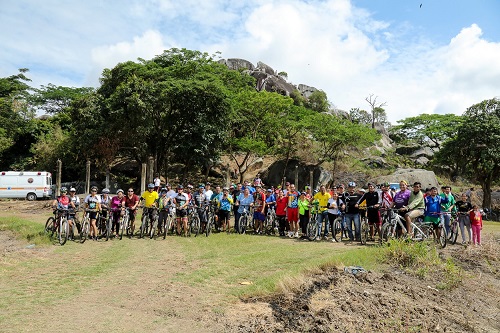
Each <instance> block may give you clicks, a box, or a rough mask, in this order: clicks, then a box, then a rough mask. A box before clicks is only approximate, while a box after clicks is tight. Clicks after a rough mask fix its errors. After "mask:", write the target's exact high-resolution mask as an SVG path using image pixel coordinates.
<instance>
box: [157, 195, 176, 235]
mask: <svg viewBox="0 0 500 333" xmlns="http://www.w3.org/2000/svg"><path fill="white" fill-rule="evenodd" d="M167 193H168V189H167V188H162V189H161V191H160V197H159V198H158V200H157V201H156V207H158V211H159V215H158V235H159V234H161V231H162V230H161V227H162V226H163V225H164V224H166V222H167V217H168V213H169V207H170V204H171V200H172V199H171V198H170V197H169V196H168V195H167Z"/></svg>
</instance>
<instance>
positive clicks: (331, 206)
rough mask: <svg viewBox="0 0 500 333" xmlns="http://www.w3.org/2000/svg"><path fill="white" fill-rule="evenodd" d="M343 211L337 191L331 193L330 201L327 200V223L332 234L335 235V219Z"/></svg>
mask: <svg viewBox="0 0 500 333" xmlns="http://www.w3.org/2000/svg"><path fill="white" fill-rule="evenodd" d="M343 209H345V205H344V202H343V201H342V200H341V199H340V198H339V195H338V193H337V191H333V192H332V194H331V197H330V199H328V221H329V223H330V228H331V229H332V234H334V233H335V227H334V223H335V219H336V218H337V217H338V216H339V215H340V214H341V212H342V210H343ZM332 242H336V240H335V235H333V237H332Z"/></svg>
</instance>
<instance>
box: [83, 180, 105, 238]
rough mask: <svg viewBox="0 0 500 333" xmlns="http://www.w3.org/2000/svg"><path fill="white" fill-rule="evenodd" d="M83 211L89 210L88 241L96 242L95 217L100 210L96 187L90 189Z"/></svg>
mask: <svg viewBox="0 0 500 333" xmlns="http://www.w3.org/2000/svg"><path fill="white" fill-rule="evenodd" d="M85 209H89V210H90V212H89V217H90V234H89V237H90V239H93V240H95V241H97V225H96V221H97V216H98V214H99V211H100V210H101V199H100V198H99V196H98V195H97V187H95V186H92V187H91V188H90V194H89V195H87V197H86V198H85Z"/></svg>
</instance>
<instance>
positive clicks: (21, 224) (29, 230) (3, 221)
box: [0, 216, 51, 245]
mask: <svg viewBox="0 0 500 333" xmlns="http://www.w3.org/2000/svg"><path fill="white" fill-rule="evenodd" d="M44 227H45V226H44V225H43V224H41V223H35V222H33V221H30V220H26V219H23V218H19V217H15V216H9V217H0V231H5V230H8V231H11V232H13V233H14V234H15V235H16V237H17V238H18V239H21V240H26V241H28V242H29V243H32V244H37V245H42V244H50V243H51V241H50V239H49V237H48V236H47V235H46V234H45V232H44Z"/></svg>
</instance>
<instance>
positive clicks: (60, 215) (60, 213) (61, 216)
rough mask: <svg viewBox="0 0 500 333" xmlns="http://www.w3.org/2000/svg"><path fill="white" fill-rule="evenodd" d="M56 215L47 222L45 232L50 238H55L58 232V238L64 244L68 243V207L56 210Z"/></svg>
mask: <svg viewBox="0 0 500 333" xmlns="http://www.w3.org/2000/svg"><path fill="white" fill-rule="evenodd" d="M53 214H54V216H51V217H49V218H48V219H47V221H46V222H45V229H44V230H45V233H47V234H48V235H49V237H50V239H53V237H54V234H56V233H57V239H58V242H59V244H60V245H61V246H62V245H64V244H66V241H67V240H68V236H69V222H68V217H67V216H68V209H64V208H58V209H56V210H54V213H53Z"/></svg>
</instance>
